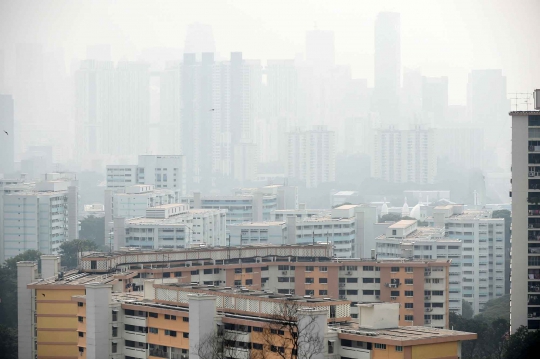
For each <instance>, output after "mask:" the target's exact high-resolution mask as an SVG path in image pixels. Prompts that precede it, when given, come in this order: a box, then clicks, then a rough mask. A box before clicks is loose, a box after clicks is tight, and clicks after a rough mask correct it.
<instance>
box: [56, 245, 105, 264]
mask: <svg viewBox="0 0 540 359" xmlns="http://www.w3.org/2000/svg"><path fill="white" fill-rule="evenodd" d="M98 250H99V246H98V245H97V244H96V243H95V242H93V241H91V240H88V239H74V240H72V241H67V242H64V243H62V244H61V245H60V255H61V256H62V266H65V267H67V269H73V268H77V264H78V258H79V253H81V252H89V251H98Z"/></svg>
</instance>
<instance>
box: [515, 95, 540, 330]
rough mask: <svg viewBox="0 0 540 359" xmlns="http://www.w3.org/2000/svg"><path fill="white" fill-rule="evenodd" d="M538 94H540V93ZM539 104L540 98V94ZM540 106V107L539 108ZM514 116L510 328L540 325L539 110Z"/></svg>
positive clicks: (537, 327) (519, 112) (534, 327)
mask: <svg viewBox="0 0 540 359" xmlns="http://www.w3.org/2000/svg"><path fill="white" fill-rule="evenodd" d="M537 91H538V90H537ZM537 96H538V95H537ZM537 101H539V102H538V103H537V107H540V100H539V99H538V98H537ZM539 109H540V108H539ZM510 115H511V116H512V256H511V272H512V276H511V278H510V279H511V291H510V328H511V331H512V333H515V332H516V330H518V329H519V327H520V326H522V325H523V326H526V327H528V328H529V329H540V206H539V205H538V204H539V203H540V190H539V189H540V147H539V146H540V111H514V112H510Z"/></svg>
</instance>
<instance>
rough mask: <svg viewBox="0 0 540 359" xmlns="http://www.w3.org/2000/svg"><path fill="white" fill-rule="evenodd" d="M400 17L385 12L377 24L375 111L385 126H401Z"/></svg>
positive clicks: (378, 18)
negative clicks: (398, 124)
mask: <svg viewBox="0 0 540 359" xmlns="http://www.w3.org/2000/svg"><path fill="white" fill-rule="evenodd" d="M400 27H401V21H400V15H399V13H393V12H382V13H379V15H378V16H377V20H376V21H375V87H374V89H373V101H374V102H373V107H374V110H375V111H378V112H379V113H380V115H381V120H382V123H383V124H385V125H390V124H397V123H398V116H399V89H400V86H401V84H400V82H401V34H400Z"/></svg>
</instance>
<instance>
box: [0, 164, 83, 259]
mask: <svg viewBox="0 0 540 359" xmlns="http://www.w3.org/2000/svg"><path fill="white" fill-rule="evenodd" d="M77 238H79V218H78V188H77V180H76V177H75V175H74V174H61V173H49V174H46V175H44V176H43V177H42V180H41V181H40V182H38V183H32V184H29V185H28V186H26V188H20V189H18V190H17V189H16V190H13V191H10V190H9V189H8V190H7V191H2V192H0V262H4V261H5V260H6V259H9V258H12V257H15V256H16V255H18V254H21V253H23V252H24V251H26V250H29V249H33V250H36V251H39V252H41V253H43V254H57V253H58V251H59V249H60V245H61V244H62V243H64V242H66V241H69V240H73V239H77Z"/></svg>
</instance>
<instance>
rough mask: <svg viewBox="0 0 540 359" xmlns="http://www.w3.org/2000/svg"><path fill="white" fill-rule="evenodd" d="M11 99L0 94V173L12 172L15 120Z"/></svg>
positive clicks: (9, 96)
mask: <svg viewBox="0 0 540 359" xmlns="http://www.w3.org/2000/svg"><path fill="white" fill-rule="evenodd" d="M13 110H14V106H13V97H11V95H2V94H0V135H1V136H0V138H1V140H0V173H3V174H8V173H11V172H13V165H14V161H15V148H14V147H15V119H14V114H13V112H14V111H13Z"/></svg>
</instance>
